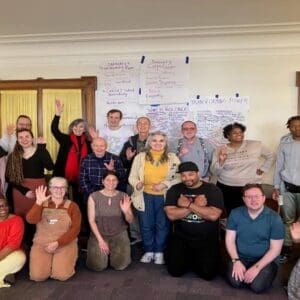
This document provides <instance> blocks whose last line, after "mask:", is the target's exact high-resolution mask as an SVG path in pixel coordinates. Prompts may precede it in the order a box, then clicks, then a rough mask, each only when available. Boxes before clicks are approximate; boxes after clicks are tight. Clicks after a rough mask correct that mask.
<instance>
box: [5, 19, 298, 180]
mask: <svg viewBox="0 0 300 300" xmlns="http://www.w3.org/2000/svg"><path fill="white" fill-rule="evenodd" d="M16 41H18V43H15V42H16ZM0 42H1V41H0ZM150 54H151V55H154V56H162V57H164V56H168V57H169V56H179V55H180V56H182V55H184V56H186V55H188V56H189V57H190V64H191V76H190V78H191V79H190V86H189V89H190V92H191V94H201V95H211V94H213V93H216V92H218V93H219V94H220V95H222V94H223V95H234V94H235V93H236V92H239V93H240V94H241V95H243V96H249V97H250V111H249V118H248V122H247V125H248V130H247V138H249V139H258V140H263V141H264V142H265V143H266V144H267V145H268V146H270V147H271V148H272V149H273V150H274V151H276V147H277V144H278V141H279V138H280V136H282V135H283V134H285V133H286V132H287V131H286V129H285V122H286V120H287V118H288V117H289V116H291V115H294V114H297V92H298V91H297V88H296V86H295V78H296V71H300V25H297V24H296V25H282V26H281V25H280V26H279V25H274V26H267V27H264V26H261V27H260V26H254V27H253V26H249V27H243V28H239V27H230V28H228V27H227V28H218V29H201V28H200V29H193V30H191V29H190V30H168V31H163V30H162V31H159V32H157V31H155V32H151V31H149V32H142V33H141V32H128V33H122V34H121V33H119V34H116V33H115V34H111V35H103V34H100V33H99V34H97V33H94V34H86V35H81V36H74V35H70V36H65V35H63V36H57V37H51V36H43V37H40V36H39V37H36V36H33V37H26V38H24V37H23V38H21V39H19V40H12V39H11V38H9V39H6V40H2V45H1V47H0V79H2V80H3V79H31V78H37V77H43V78H68V77H73V78H74V77H80V76H87V75H97V70H98V65H99V62H101V60H103V59H106V58H114V57H118V58H120V57H124V58H133V59H139V58H140V57H141V55H150ZM271 181H272V176H271V174H269V176H267V178H266V182H271Z"/></svg>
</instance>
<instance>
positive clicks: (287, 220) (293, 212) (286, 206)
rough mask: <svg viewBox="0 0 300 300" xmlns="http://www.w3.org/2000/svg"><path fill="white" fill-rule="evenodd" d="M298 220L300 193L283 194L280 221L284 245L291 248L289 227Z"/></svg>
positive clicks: (299, 216)
mask: <svg viewBox="0 0 300 300" xmlns="http://www.w3.org/2000/svg"><path fill="white" fill-rule="evenodd" d="M298 218H300V193H290V192H284V193H283V213H282V219H283V223H284V228H285V237H284V245H285V246H292V245H293V241H292V237H291V232H290V226H291V225H292V224H293V223H294V222H296V221H297V220H298Z"/></svg>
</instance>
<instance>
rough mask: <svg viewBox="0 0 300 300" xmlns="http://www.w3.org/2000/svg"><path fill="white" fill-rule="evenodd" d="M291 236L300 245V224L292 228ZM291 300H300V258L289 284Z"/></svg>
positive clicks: (295, 224) (297, 223)
mask: <svg viewBox="0 0 300 300" xmlns="http://www.w3.org/2000/svg"><path fill="white" fill-rule="evenodd" d="M290 229H291V236H292V239H293V241H294V242H295V243H300V222H299V221H298V222H296V223H294V224H292V225H291V226H290ZM288 296H289V300H299V299H300V258H299V259H298V261H297V263H296V265H295V266H294V268H293V271H292V273H291V276H290V279H289V282H288Z"/></svg>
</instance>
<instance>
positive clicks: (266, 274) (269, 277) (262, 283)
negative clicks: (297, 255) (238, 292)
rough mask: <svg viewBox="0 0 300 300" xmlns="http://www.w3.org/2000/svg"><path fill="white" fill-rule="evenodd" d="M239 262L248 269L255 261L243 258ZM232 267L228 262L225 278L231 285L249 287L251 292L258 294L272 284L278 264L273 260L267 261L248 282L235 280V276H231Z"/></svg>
mask: <svg viewBox="0 0 300 300" xmlns="http://www.w3.org/2000/svg"><path fill="white" fill-rule="evenodd" d="M241 262H242V263H243V265H244V266H245V267H246V269H249V268H250V267H251V266H253V265H254V264H255V263H256V261H249V260H243V259H241ZM232 269H233V263H232V262H229V264H228V267H227V271H226V279H227V281H228V282H229V284H230V285H231V286H233V287H234V288H241V287H249V288H250V289H251V290H252V291H253V292H255V293H257V294H259V293H262V292H264V291H265V290H267V289H268V288H269V287H270V286H271V285H272V283H273V281H274V279H275V277H276V274H277V270H278V266H277V265H276V263H275V262H271V263H269V264H268V265H266V266H265V267H264V268H263V269H262V270H261V271H260V272H259V273H258V274H257V276H256V277H255V278H254V280H253V281H252V282H251V283H250V284H246V283H244V282H242V281H239V280H235V278H234V277H232Z"/></svg>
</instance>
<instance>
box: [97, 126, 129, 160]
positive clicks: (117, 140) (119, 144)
mask: <svg viewBox="0 0 300 300" xmlns="http://www.w3.org/2000/svg"><path fill="white" fill-rule="evenodd" d="M132 135H134V132H133V129H132V128H131V127H129V126H124V125H123V126H121V127H120V128H119V129H116V130H111V129H109V128H108V127H107V126H105V127H104V128H103V129H102V130H101V129H100V136H101V137H103V138H104V139H105V140H106V141H107V151H108V152H110V153H113V154H115V155H119V154H120V152H121V150H122V148H123V145H124V144H125V143H126V142H127V141H128V139H129V137H130V136H132Z"/></svg>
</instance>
